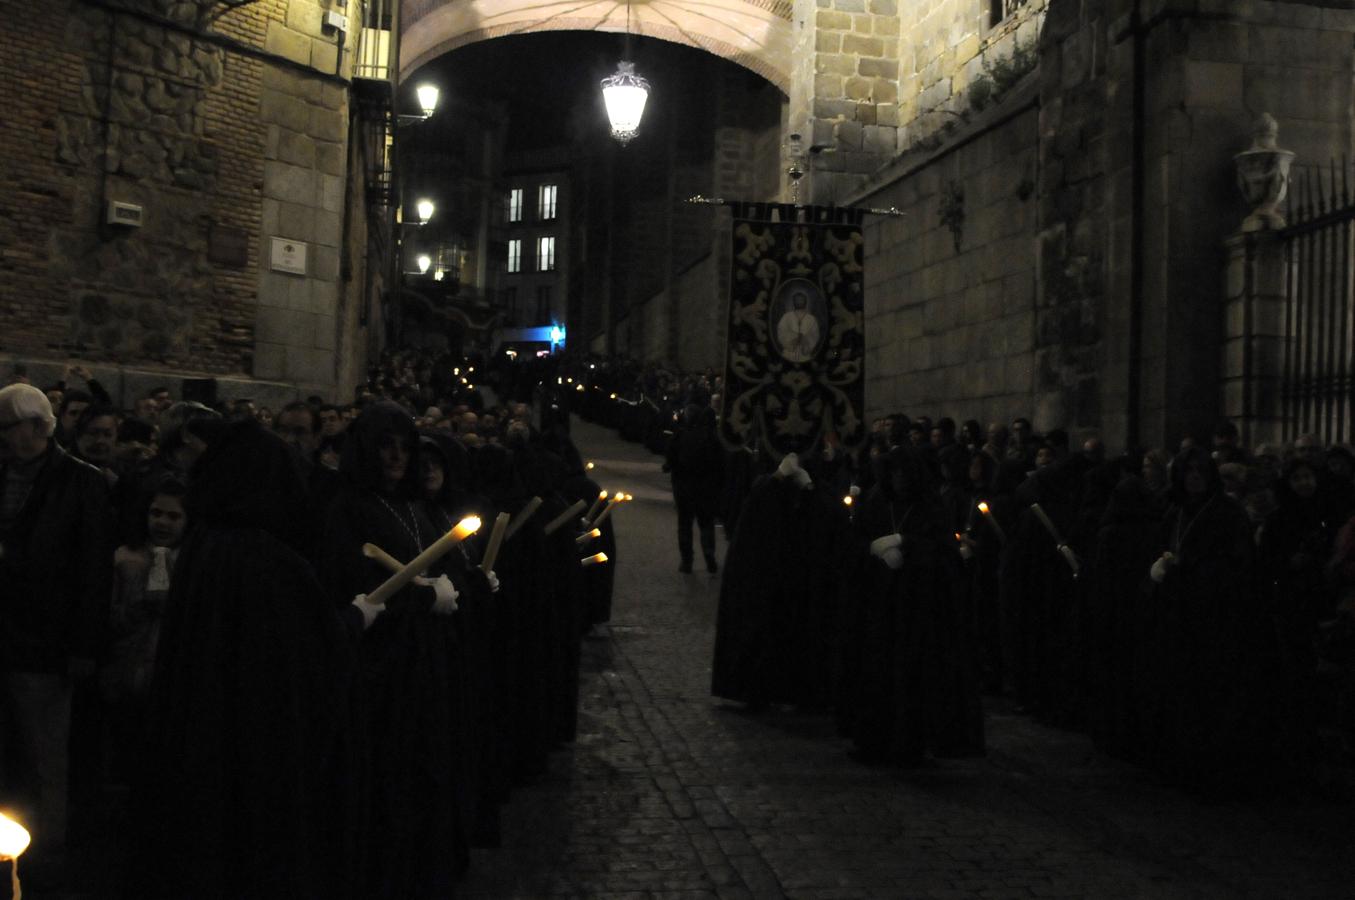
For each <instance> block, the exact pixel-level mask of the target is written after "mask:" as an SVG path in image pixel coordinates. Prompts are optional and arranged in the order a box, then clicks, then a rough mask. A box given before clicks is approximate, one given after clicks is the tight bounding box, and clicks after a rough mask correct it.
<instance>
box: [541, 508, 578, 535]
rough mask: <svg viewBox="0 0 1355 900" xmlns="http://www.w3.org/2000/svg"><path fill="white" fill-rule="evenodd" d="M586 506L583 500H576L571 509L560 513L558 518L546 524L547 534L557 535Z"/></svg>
mask: <svg viewBox="0 0 1355 900" xmlns="http://www.w3.org/2000/svg"><path fill="white" fill-rule="evenodd" d="M584 506H585V504H584V502H583V501H582V500H575V501H574V502H573V503H572V504H570V507H569V509H567V510H565V511H564V512H562V513H560V514H559V515H558V516H556V517H555V518H553V519H551V520H550V521H549V522H547V523H546V528H545V532H546V534H548V535H550V534H555V532H557V531H559V530H560V529H561V528H563V527H564V525H565V523H566V522H569V521H571V520H573V519H574V518H575V517H577V516H578V514H579V513H580V512H581V511H582V510H583V508H584Z"/></svg>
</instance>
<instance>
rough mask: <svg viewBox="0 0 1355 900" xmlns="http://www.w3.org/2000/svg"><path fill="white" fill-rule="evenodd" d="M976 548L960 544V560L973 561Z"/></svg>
mask: <svg viewBox="0 0 1355 900" xmlns="http://www.w3.org/2000/svg"><path fill="white" fill-rule="evenodd" d="M973 558H974V548H973V547H971V546H969V545H968V544H963V543H962V544H960V559H973Z"/></svg>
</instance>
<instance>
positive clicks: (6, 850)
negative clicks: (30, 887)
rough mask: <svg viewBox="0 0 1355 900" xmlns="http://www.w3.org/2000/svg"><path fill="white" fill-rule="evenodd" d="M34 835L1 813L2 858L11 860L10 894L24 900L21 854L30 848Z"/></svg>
mask: <svg viewBox="0 0 1355 900" xmlns="http://www.w3.org/2000/svg"><path fill="white" fill-rule="evenodd" d="M31 841H32V837H31V836H30V835H29V833H28V829H27V828H25V827H23V826H22V825H20V824H19V823H18V822H16V821H14V820H13V819H11V818H10V817H9V816H7V815H5V814H4V813H0V860H5V859H7V860H10V865H11V866H13V868H12V869H10V886H11V887H10V896H12V897H13V898H14V900H22V898H23V895H24V889H23V885H22V884H20V883H19V855H20V854H21V853H23V852H24V851H25V850H27V849H28V845H29V843H30V842H31Z"/></svg>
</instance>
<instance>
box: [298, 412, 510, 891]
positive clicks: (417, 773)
mask: <svg viewBox="0 0 1355 900" xmlns="http://www.w3.org/2000/svg"><path fill="white" fill-rule="evenodd" d="M346 434H347V438H346V439H345V441H344V447H343V458H342V461H341V463H340V474H341V475H342V477H343V485H342V486H341V487H340V488H339V489H338V491H337V492H336V493H335V496H334V499H333V501H332V502H331V503H330V506H329V511H328V515H327V517H326V531H325V537H324V540H323V541H322V542H321V545H320V546H321V547H322V560H323V561H322V573H323V577H324V582H325V584H326V593H327V594H328V595H329V597H330V600H331V603H333V604H335V606H336V607H338V608H344V607H345V606H347V605H349V604H350V602H351V601H352V598H353V597H354V595H355V594H358V595H365V594H368V593H370V592H371V591H373V590H375V589H376V588H377V587H378V586H379V585H380V584H381V583H382V582H384V581H385V580H386V579H387V578H388V577H389V575H390V573H389V572H388V571H387V570H385V569H384V568H382V567H381V566H380V565H378V564H377V563H376V562H374V561H373V560H371V559H369V558H367V557H366V556H364V554H363V552H362V548H363V545H364V544H366V543H371V544H375V545H376V546H377V547H379V548H380V549H382V550H384V551H385V552H386V553H388V554H390V555H391V556H393V557H394V558H395V559H397V560H398V561H400V562H402V563H407V562H409V561H410V560H412V559H414V558H415V557H416V556H417V555H418V554H419V553H420V552H422V551H423V550H424V549H425V548H426V547H427V546H428V545H430V544H431V543H433V542H434V541H435V540H437V539H438V538H439V537H441V536H442V535H443V534H444V533H445V532H444V531H443V530H442V529H441V528H440V527H438V525H436V524H434V522H433V521H432V520H430V518H429V513H428V508H427V506H426V505H425V504H424V503H423V501H422V494H423V485H422V484H421V479H422V469H421V467H420V457H419V453H420V447H419V436H418V432H417V431H416V430H415V428H414V423H413V419H412V418H411V417H410V415H409V414H408V413H407V412H406V411H405V410H403V409H401V408H400V407H399V406H397V405H395V404H394V403H390V402H387V401H381V402H377V403H374V404H371V405H370V406H368V407H367V408H366V409H364V410H363V411H362V413H361V415H359V416H358V418H357V419H356V420H355V421H354V422H353V424H352V426H351V427H350V428H349V430H348V431H347V432H346ZM454 559H455V557H454V556H452V555H451V554H449V555H448V556H447V557H444V558H443V560H441V561H440V562H439V563H438V564H435V565H434V566H433V568H432V570H431V571H429V572H427V573H425V574H426V576H427V577H426V578H425V579H423V580H422V581H421V582H416V583H414V584H411V585H409V586H408V587H406V588H404V589H403V590H402V591H401V592H400V593H399V594H397V595H396V596H395V597H393V598H391V600H390V601H389V602H388V603H387V608H386V611H385V613H384V614H382V615H381V616H380V617H379V618H377V619H376V620H375V622H374V623H373V624H372V625H371V627H370V628H369V629H368V631H367V632H366V634H365V636H364V638H363V641H362V668H363V677H364V687H365V693H366V695H367V707H368V712H369V717H368V721H367V723H366V725H367V729H368V732H367V734H368V739H369V743H370V748H371V758H372V813H371V816H372V828H373V836H374V839H373V841H372V843H371V850H370V853H369V859H370V861H371V865H370V867H369V869H368V878H367V883H366V885H365V890H366V891H367V896H369V897H380V898H397V897H398V898H405V897H432V896H444V895H445V894H446V893H447V892H448V891H450V890H451V885H452V884H453V883H454V881H455V879H456V877H457V875H458V874H459V873H460V872H462V871H464V869H465V866H466V864H467V862H468V860H469V830H470V826H469V823H467V822H466V821H465V820H464V817H463V815H462V814H463V812H464V811H465V810H466V809H467V808H469V804H468V803H467V802H466V801H465V798H464V796H463V795H462V794H461V793H460V792H462V791H464V790H467V789H469V786H467V785H465V784H464V783H463V782H462V781H461V779H460V778H459V777H458V773H459V769H458V768H457V767H455V766H454V765H453V760H454V758H455V753H456V748H457V746H458V730H459V729H461V728H464V727H466V722H465V718H464V712H463V711H464V708H465V704H464V698H463V697H462V696H460V692H461V691H463V690H464V684H463V683H462V682H461V680H460V678H459V676H458V667H457V666H456V664H455V662H454V661H455V660H456V659H458V657H459V654H460V653H461V650H460V649H459V633H458V629H457V626H456V621H455V617H454V615H453V613H454V612H455V610H456V603H457V597H458V596H459V594H460V592H461V590H462V589H464V588H465V587H466V585H465V583H464V582H463V584H462V585H460V586H457V585H456V584H455V583H454V582H453V581H452V578H454V577H455V578H461V577H463V575H462V573H460V572H459V571H458V570H457V569H456V568H455V567H454V564H453V561H454ZM464 577H466V578H475V579H479V580H481V581H487V580H488V579H487V578H486V576H484V575H483V574H481V573H479V570H478V569H471V570H470V572H468V573H465V575H464ZM476 589H477V590H486V589H487V588H486V587H485V586H484V585H483V584H479V585H477V587H476Z"/></svg>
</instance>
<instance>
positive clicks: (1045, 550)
mask: <svg viewBox="0 0 1355 900" xmlns="http://www.w3.org/2000/svg"><path fill="white" fill-rule="evenodd" d="M1086 468H1087V462H1086V460H1085V459H1084V458H1082V457H1080V456H1077V457H1070V458H1068V459H1065V460H1062V461H1060V462H1058V463H1055V464H1053V465H1050V466H1047V467H1045V468H1044V469H1041V470H1039V471H1038V472H1037V473H1036V474H1034V475H1032V476H1031V477H1029V478H1027V479H1026V481H1025V482H1024V483H1023V484H1022V485H1021V487H1020V488H1018V489H1017V492H1016V498H1017V503H1018V504H1019V506H1020V507H1021V513H1020V517H1019V518H1018V519H1017V525H1016V529H1015V533H1014V534H1012V539H1013V542H1014V546H1013V548H1012V554H1011V556H1010V557H1009V567H1008V570H1007V572H1006V574H1005V577H1006V578H1008V579H1010V580H1011V582H1012V589H1013V590H1012V596H1013V597H1014V601H1015V602H1014V612H1015V615H1016V617H1017V622H1018V624H1017V639H1018V642H1019V643H1018V649H1017V659H1018V668H1017V671H1016V676H1017V685H1016V686H1017V693H1018V696H1019V697H1020V699H1021V702H1022V704H1023V705H1024V706H1025V707H1026V708H1027V709H1028V710H1029V711H1030V712H1032V713H1034V714H1035V715H1036V716H1038V717H1039V718H1041V719H1042V720H1044V721H1046V722H1049V723H1050V724H1055V725H1062V726H1065V727H1066V726H1075V725H1080V724H1081V721H1082V698H1081V685H1080V683H1079V681H1078V678H1079V672H1080V665H1081V628H1082V618H1083V614H1082V602H1083V601H1082V593H1083V589H1084V585H1083V582H1082V581H1080V580H1079V579H1078V578H1077V577H1076V576H1075V573H1074V571H1073V568H1072V566H1071V565H1070V564H1069V562H1068V559H1067V557H1066V556H1065V555H1064V552H1063V551H1061V550H1060V549H1059V541H1058V540H1056V539H1055V537H1054V536H1053V535H1052V534H1050V532H1049V530H1048V528H1047V527H1046V526H1045V525H1044V523H1043V522H1042V521H1040V519H1039V518H1038V516H1036V514H1035V512H1034V510H1032V509H1031V505H1032V504H1034V503H1039V504H1040V508H1041V509H1042V510H1044V512H1045V514H1046V515H1047V516H1048V517H1049V518H1050V520H1051V521H1052V522H1053V523H1054V526H1055V528H1056V529H1057V531H1058V534H1059V538H1061V539H1062V540H1063V541H1066V542H1068V545H1069V547H1070V549H1072V550H1073V552H1074V554H1075V555H1076V556H1077V558H1078V560H1079V565H1084V564H1085V560H1086V559H1087V557H1088V555H1089V554H1088V553H1087V551H1086V549H1085V539H1084V537H1083V536H1082V535H1081V534H1080V533H1079V531H1078V530H1077V525H1078V513H1079V511H1080V509H1081V504H1082V488H1083V476H1084V475H1085V473H1086ZM1079 548H1081V552H1080V553H1079V552H1077V551H1078V549H1079Z"/></svg>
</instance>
